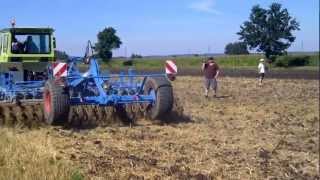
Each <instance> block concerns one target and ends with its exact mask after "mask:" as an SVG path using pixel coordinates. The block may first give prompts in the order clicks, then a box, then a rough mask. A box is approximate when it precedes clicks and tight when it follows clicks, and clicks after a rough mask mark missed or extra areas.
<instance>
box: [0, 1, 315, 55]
mask: <svg viewBox="0 0 320 180" xmlns="http://www.w3.org/2000/svg"><path fill="white" fill-rule="evenodd" d="M0 2H1V6H2V7H3V8H1V11H0V29H2V28H6V27H9V25H10V24H9V22H10V20H11V19H12V18H15V19H16V23H17V27H19V26H21V27H26V26H28V27H29V26H35V27H48V26H49V27H53V28H54V29H55V36H56V39H57V49H60V50H63V51H66V52H67V53H68V54H70V55H77V56H78V55H83V53H84V49H85V46H86V42H87V41H88V40H91V41H93V42H96V41H97V37H96V35H97V33H98V32H99V31H102V30H103V29H104V28H105V27H113V28H115V29H116V30H117V35H118V36H119V37H120V38H121V40H122V42H123V44H122V45H121V48H120V49H118V50H115V51H114V55H115V56H130V55H131V54H132V53H136V54H141V55H170V54H198V53H208V52H209V53H223V52H224V47H225V45H226V44H227V43H230V42H234V41H238V39H239V36H238V35H237V34H236V33H237V32H238V31H239V30H240V25H241V24H242V23H243V22H244V21H246V20H248V18H249V14H250V11H251V8H252V6H254V5H257V4H259V5H260V6H261V7H264V8H267V7H268V6H270V5H271V3H273V2H278V3H281V4H282V5H283V7H285V8H287V9H288V11H289V13H290V14H291V15H292V16H293V17H294V18H296V19H297V21H298V22H299V23H300V28H301V30H300V31H297V32H295V33H294V34H295V35H296V37H297V38H296V41H295V43H294V44H293V45H292V46H291V47H290V49H289V51H319V0H308V1H301V0H275V1H271V0H237V1H235V0H161V1H160V0H139V1H137V0H27V1H23V0H10V1H8V0H0Z"/></svg>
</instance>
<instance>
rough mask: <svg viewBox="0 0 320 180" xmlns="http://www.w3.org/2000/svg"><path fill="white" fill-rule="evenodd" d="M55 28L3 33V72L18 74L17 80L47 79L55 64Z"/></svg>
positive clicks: (0, 56)
mask: <svg viewBox="0 0 320 180" xmlns="http://www.w3.org/2000/svg"><path fill="white" fill-rule="evenodd" d="M53 32H54V30H53V29H52V28H15V27H12V28H7V29H2V30H0V73H6V72H8V71H11V72H14V73H13V74H14V80H15V81H30V80H43V78H44V76H45V72H46V68H47V66H48V63H51V62H53V61H55V57H54V56H55V55H54V49H55V47H56V43H55V38H54V36H53Z"/></svg>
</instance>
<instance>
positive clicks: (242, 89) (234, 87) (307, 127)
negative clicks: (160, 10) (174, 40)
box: [0, 76, 319, 179]
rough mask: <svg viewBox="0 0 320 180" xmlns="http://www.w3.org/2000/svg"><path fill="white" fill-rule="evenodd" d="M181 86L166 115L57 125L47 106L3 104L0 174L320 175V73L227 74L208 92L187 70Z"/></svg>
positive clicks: (141, 176)
mask: <svg viewBox="0 0 320 180" xmlns="http://www.w3.org/2000/svg"><path fill="white" fill-rule="evenodd" d="M174 91H175V95H176V97H177V101H176V108H175V109H176V111H177V112H176V113H175V114H174V115H169V116H168V117H167V118H166V119H165V120H166V122H160V121H158V122H151V121H148V120H145V119H143V118H139V119H138V120H137V121H135V122H132V123H123V122H120V120H119V121H118V120H116V118H114V117H112V116H108V117H106V118H108V119H107V120H106V121H107V122H108V123H100V125H101V124H102V125H103V126H98V127H91V126H90V128H81V129H79V128H77V126H73V125H68V126H66V127H48V126H45V125H43V123H42V122H41V121H42V113H41V109H40V106H39V105H33V106H28V107H24V106H22V107H10V106H6V107H4V106H3V107H0V122H1V124H3V126H10V128H6V127H3V128H1V129H0V179H319V171H318V169H319V83H318V81H317V80H290V79H288V80H281V79H267V80H266V82H265V84H264V86H263V87H260V86H258V84H257V81H256V79H249V78H229V77H223V78H221V79H219V92H218V98H208V99H206V98H204V97H203V88H202V79H201V78H200V77H187V76H186V77H179V78H178V79H177V80H176V81H175V82H174ZM90 118H93V117H91V116H90V117H87V120H88V119H90ZM109 118H113V119H112V120H110V119H109ZM111 122H112V123H111ZM12 126H18V127H14V128H12Z"/></svg>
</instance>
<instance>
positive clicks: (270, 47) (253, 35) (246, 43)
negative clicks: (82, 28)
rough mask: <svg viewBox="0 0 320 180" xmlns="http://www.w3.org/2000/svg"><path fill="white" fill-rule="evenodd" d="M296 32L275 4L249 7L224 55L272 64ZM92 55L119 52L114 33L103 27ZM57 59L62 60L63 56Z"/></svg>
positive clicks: (295, 24) (286, 14)
mask: <svg viewBox="0 0 320 180" xmlns="http://www.w3.org/2000/svg"><path fill="white" fill-rule="evenodd" d="M296 30H300V29H299V23H298V22H297V20H296V19H295V18H293V17H291V16H290V14H289V12H288V10H287V9H286V8H283V7H282V5H281V4H279V3H272V4H271V5H270V6H269V8H267V9H264V8H262V7H260V6H259V5H255V6H253V8H252V9H251V13H250V16H249V20H247V21H245V22H244V23H243V24H242V25H241V26H240V31H239V32H237V35H239V41H238V42H233V43H228V44H227V45H226V46H225V54H249V50H255V51H258V52H263V53H264V54H265V56H266V58H268V59H271V60H274V59H275V57H277V56H280V55H285V54H286V53H287V52H286V50H287V49H288V48H289V47H290V46H291V44H292V43H293V42H294V41H295V39H296V38H295V37H294V35H293V32H294V31H296ZM97 39H98V41H97V43H96V44H95V47H94V49H95V51H96V53H97V57H99V58H101V59H102V60H104V61H109V60H110V59H111V58H112V56H113V54H112V50H114V49H118V48H120V46H121V44H122V41H121V39H120V37H119V36H118V35H117V31H116V30H115V29H114V28H112V27H107V28H105V29H103V30H102V31H101V32H99V33H98V34H97ZM58 54H59V56H62V57H65V56H66V54H64V52H59V53H58ZM141 57H142V56H141V55H138V54H132V56H131V58H141Z"/></svg>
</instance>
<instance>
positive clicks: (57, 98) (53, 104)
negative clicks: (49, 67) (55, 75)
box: [43, 80, 70, 125]
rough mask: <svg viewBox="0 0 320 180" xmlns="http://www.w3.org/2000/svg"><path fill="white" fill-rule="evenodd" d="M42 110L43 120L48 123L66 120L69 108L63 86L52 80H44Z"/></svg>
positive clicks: (67, 96) (53, 123)
mask: <svg viewBox="0 0 320 180" xmlns="http://www.w3.org/2000/svg"><path fill="white" fill-rule="evenodd" d="M43 101H44V102H43V110H44V117H45V121H46V123H47V124H49V125H59V124H61V123H64V122H66V120H67V118H68V114H69V110H70V105H69V95H68V93H67V92H66V90H65V89H64V87H62V86H59V85H57V84H56V83H55V82H54V81H52V80H49V81H47V82H46V84H45V87H44V94H43Z"/></svg>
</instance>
